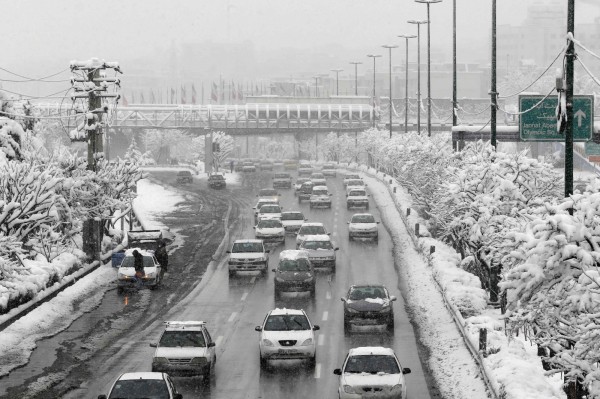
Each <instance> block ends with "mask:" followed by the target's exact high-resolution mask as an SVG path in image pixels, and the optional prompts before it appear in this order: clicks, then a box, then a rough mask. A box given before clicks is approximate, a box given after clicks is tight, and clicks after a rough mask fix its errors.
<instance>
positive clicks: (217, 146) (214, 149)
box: [212, 141, 221, 152]
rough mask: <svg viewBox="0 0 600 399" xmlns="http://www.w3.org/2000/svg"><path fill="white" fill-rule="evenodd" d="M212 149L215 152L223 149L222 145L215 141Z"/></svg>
mask: <svg viewBox="0 0 600 399" xmlns="http://www.w3.org/2000/svg"><path fill="white" fill-rule="evenodd" d="M212 150H213V152H219V151H221V146H220V145H219V143H215V142H214V141H213V143H212Z"/></svg>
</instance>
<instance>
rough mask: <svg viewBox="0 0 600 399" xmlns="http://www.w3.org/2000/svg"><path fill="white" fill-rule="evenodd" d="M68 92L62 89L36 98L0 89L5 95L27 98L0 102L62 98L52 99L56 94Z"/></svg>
mask: <svg viewBox="0 0 600 399" xmlns="http://www.w3.org/2000/svg"><path fill="white" fill-rule="evenodd" d="M69 90H71V89H70V88H69ZM69 90H67V91H65V89H62V90H60V91H57V92H56V93H52V94H48V95H46V96H39V97H36V96H30V95H27V94H23V93H17V92H14V91H10V90H6V89H0V91H5V92H7V93H10V94H14V95H16V96H21V97H27V98H17V99H5V100H2V101H23V100H34V99H40V98H63V97H62V96H61V97H54V96H56V95H57V94H60V93H66V92H68V91H69Z"/></svg>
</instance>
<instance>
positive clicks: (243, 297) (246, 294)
mask: <svg viewBox="0 0 600 399" xmlns="http://www.w3.org/2000/svg"><path fill="white" fill-rule="evenodd" d="M247 296H248V292H244V295H242V299H241V300H242V301H245V300H246V297H247Z"/></svg>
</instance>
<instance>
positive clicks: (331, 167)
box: [321, 163, 337, 177]
mask: <svg viewBox="0 0 600 399" xmlns="http://www.w3.org/2000/svg"><path fill="white" fill-rule="evenodd" d="M321 171H322V172H323V174H324V175H325V176H333V177H336V176H337V166H336V164H334V163H326V164H323V167H322V168H321Z"/></svg>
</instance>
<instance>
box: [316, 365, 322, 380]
mask: <svg viewBox="0 0 600 399" xmlns="http://www.w3.org/2000/svg"><path fill="white" fill-rule="evenodd" d="M315 378H321V363H317V364H316V365H315Z"/></svg>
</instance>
